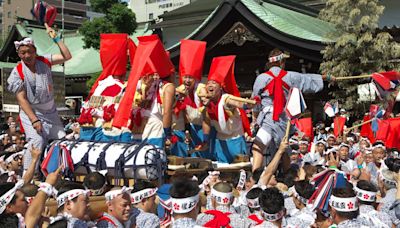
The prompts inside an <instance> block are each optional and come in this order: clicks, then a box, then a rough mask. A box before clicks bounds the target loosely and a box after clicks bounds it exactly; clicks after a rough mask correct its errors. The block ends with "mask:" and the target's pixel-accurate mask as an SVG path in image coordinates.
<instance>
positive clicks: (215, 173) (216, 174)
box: [208, 171, 221, 176]
mask: <svg viewBox="0 0 400 228" xmlns="http://www.w3.org/2000/svg"><path fill="white" fill-rule="evenodd" d="M220 174H221V173H220V172H219V171H208V175H209V176H219V175H220Z"/></svg>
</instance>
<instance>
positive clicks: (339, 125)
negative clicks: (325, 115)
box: [333, 116, 347, 137]
mask: <svg viewBox="0 0 400 228" xmlns="http://www.w3.org/2000/svg"><path fill="white" fill-rule="evenodd" d="M346 121H347V118H346V117H343V116H337V117H335V119H333V125H334V128H333V134H334V135H335V136H336V137H338V136H339V135H340V134H341V133H342V132H343V128H344V125H345V123H346Z"/></svg>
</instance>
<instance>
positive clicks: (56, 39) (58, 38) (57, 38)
mask: <svg viewBox="0 0 400 228" xmlns="http://www.w3.org/2000/svg"><path fill="white" fill-rule="evenodd" d="M60 40H61V39H60V37H58V36H57V37H55V38H53V41H54V43H58V42H60Z"/></svg>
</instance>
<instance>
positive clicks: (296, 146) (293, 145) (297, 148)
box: [290, 144, 300, 150]
mask: <svg viewBox="0 0 400 228" xmlns="http://www.w3.org/2000/svg"><path fill="white" fill-rule="evenodd" d="M290 149H292V150H299V149H300V147H299V144H292V145H290Z"/></svg>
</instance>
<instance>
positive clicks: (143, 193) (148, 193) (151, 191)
mask: <svg viewBox="0 0 400 228" xmlns="http://www.w3.org/2000/svg"><path fill="white" fill-rule="evenodd" d="M157 190H158V189H157V188H146V189H143V190H140V191H138V192H134V193H131V203H132V204H137V203H140V202H141V201H142V200H143V199H146V198H150V197H152V196H154V195H155V194H156V193H157Z"/></svg>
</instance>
